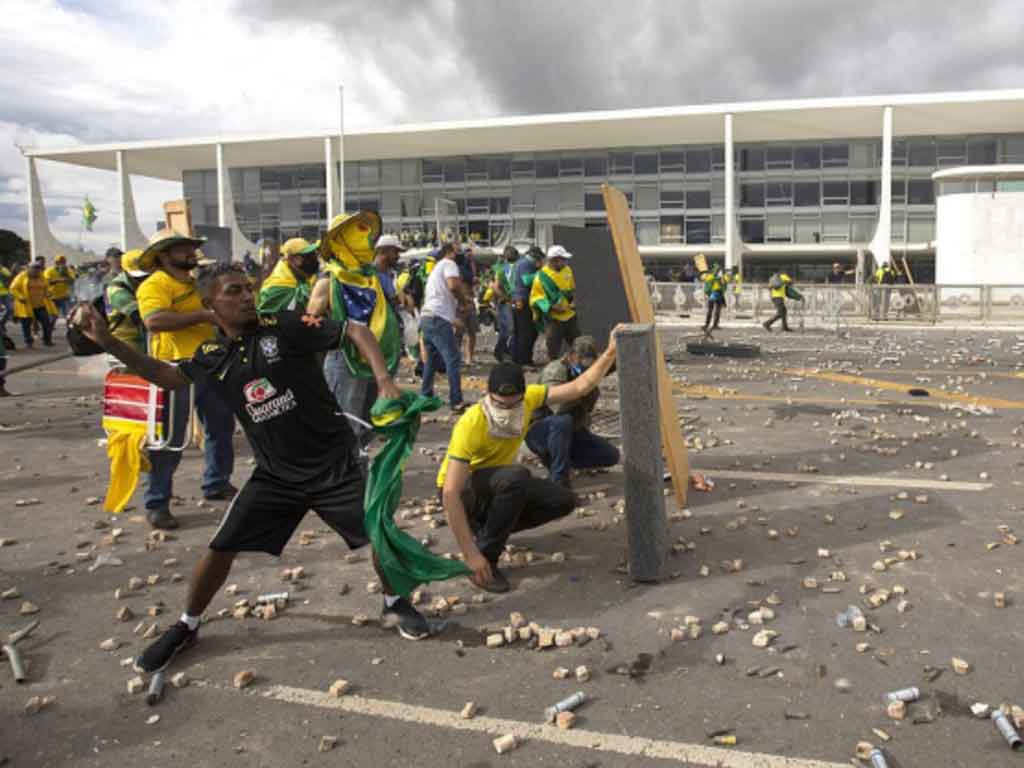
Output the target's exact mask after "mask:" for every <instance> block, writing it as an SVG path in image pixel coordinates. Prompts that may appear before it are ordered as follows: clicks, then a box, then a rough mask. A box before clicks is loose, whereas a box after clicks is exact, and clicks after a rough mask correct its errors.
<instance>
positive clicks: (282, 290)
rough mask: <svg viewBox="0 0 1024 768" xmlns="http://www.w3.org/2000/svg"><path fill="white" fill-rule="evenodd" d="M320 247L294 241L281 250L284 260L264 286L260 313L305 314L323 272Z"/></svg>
mask: <svg viewBox="0 0 1024 768" xmlns="http://www.w3.org/2000/svg"><path fill="white" fill-rule="evenodd" d="M319 251H320V243H319V242H316V243H313V244H310V243H309V242H308V241H307V240H305V239H303V238H301V237H293V238H292V239H291V240H288V241H286V242H285V243H284V245H282V246H281V258H280V259H279V260H278V262H277V266H275V267H274V271H273V272H271V273H270V275H269V276H268V277H267V279H266V280H264V281H263V285H262V286H260V297H259V303H258V306H257V309H258V310H259V312H260V313H261V314H267V313H271V312H283V311H285V310H292V311H295V312H298V313H300V314H301V313H302V312H305V310H306V304H308V303H309V296H310V293H311V292H312V291H313V283H314V282H315V281H316V276H317V273H318V272H319V271H320V259H319V257H318V253H319Z"/></svg>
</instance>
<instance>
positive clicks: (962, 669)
mask: <svg viewBox="0 0 1024 768" xmlns="http://www.w3.org/2000/svg"><path fill="white" fill-rule="evenodd" d="M951 663H952V665H953V671H954V672H955V673H956V674H958V675H966V674H967V673H968V672H970V671H971V665H970V664H968V663H967V662H966V661H964V660H963V659H958V658H957V657H956V656H954V657H953V658H952V660H951Z"/></svg>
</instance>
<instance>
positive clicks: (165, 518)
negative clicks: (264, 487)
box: [136, 229, 270, 529]
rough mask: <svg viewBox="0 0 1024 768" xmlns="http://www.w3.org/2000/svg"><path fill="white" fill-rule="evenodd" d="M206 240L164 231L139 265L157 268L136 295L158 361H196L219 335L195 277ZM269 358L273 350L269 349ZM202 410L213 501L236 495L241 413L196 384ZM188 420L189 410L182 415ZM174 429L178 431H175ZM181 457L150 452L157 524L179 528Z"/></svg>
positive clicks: (149, 498) (150, 510)
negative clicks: (173, 506)
mask: <svg viewBox="0 0 1024 768" xmlns="http://www.w3.org/2000/svg"><path fill="white" fill-rule="evenodd" d="M203 242H204V241H203V240H198V239H195V238H191V237H185V236H183V235H179V234H177V233H176V232H172V231H171V230H167V229H161V230H160V231H158V232H157V233H156V234H155V235H153V237H152V238H150V241H149V245H148V246H147V247H146V249H145V250H144V251H143V252H142V256H141V258H140V260H139V269H140V270H143V271H149V272H151V274H150V276H149V277H148V278H147V279H146V281H145V282H144V283H143V284H142V285H141V286H139V290H138V292H137V293H136V296H137V297H138V303H139V315H140V317H141V318H142V322H143V324H144V325H145V326H146V330H147V331H148V333H149V336H150V343H149V353H150V355H152V356H153V357H155V358H156V359H157V360H165V361H168V362H175V361H179V360H187V359H190V358H191V357H192V356H193V355H194V354H195V353H196V350H197V349H199V348H200V347H201V346H202V345H203V344H204V342H208V341H211V340H212V339H213V337H214V330H213V329H214V326H213V322H214V318H213V312H212V311H211V310H209V309H207V308H205V307H204V306H203V302H202V299H201V298H200V296H199V291H198V289H197V287H196V281H195V279H194V278H193V277H192V270H194V269H195V268H196V266H197V265H198V263H199V257H198V255H197V253H196V248H197V247H198V246H200V245H202V243H203ZM265 353H266V354H267V355H268V356H269V355H270V353H269V352H267V351H266V350H265ZM194 391H195V405H196V411H197V413H198V415H199V419H200V421H202V424H203V428H204V432H205V437H206V439H205V445H204V450H205V453H206V455H205V459H206V466H205V469H204V472H203V480H202V489H203V497H204V498H206V499H209V500H223V499H230V498H233V497H234V495H235V493H237V489H236V488H235V487H234V486H233V485H231V473H232V471H233V470H234V461H235V452H234V447H233V446H232V444H231V439H232V435H233V434H234V431H235V417H234V415H233V414H232V413H231V410H230V409H229V408H228V407H227V406H226V405H225V404H224V403H223V402H222V401H221V400H220V398H218V397H217V395H216V394H215V393H214V392H213V391H212V390H210V388H209V387H207V386H205V385H203V384H199V383H197V384H196V385H195V390H194ZM180 415H181V417H182V418H183V419H184V418H185V416H186V415H185V414H180ZM172 431H174V430H172ZM180 461H181V453H180V452H177V451H150V452H149V462H150V465H151V466H152V469H151V471H150V473H149V477H148V482H147V484H146V492H145V496H144V498H145V505H146V519H147V520H148V521H149V524H150V525H151V526H153V527H154V528H164V529H167V528H177V527H178V521H177V519H176V518H175V517H174V515H172V514H171V510H170V503H171V495H172V490H173V488H172V486H173V481H174V472H175V470H176V469H177V468H178V463H179V462H180Z"/></svg>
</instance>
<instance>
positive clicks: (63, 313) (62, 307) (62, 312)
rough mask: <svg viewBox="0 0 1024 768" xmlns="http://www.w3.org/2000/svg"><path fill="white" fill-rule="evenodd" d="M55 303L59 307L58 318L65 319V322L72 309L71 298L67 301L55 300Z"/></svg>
mask: <svg viewBox="0 0 1024 768" xmlns="http://www.w3.org/2000/svg"><path fill="white" fill-rule="evenodd" d="M53 303H54V304H55V305H56V306H57V316H58V317H63V318H64V319H65V320H66V319H67V317H68V310H69V309H71V297H70V296H69V297H67V298H66V299H54V300H53Z"/></svg>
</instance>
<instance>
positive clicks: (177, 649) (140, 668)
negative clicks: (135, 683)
mask: <svg viewBox="0 0 1024 768" xmlns="http://www.w3.org/2000/svg"><path fill="white" fill-rule="evenodd" d="M197 640H199V628H198V627H197V628H196V629H189V628H188V624H186V623H185V622H183V621H178V622H175V623H174V624H172V625H171V627H170V628H169V629H168V630H167V631H166V632H164V633H163V634H162V635H160V637H159V638H158V639H157V640H155V641H154V642H153V643H152V645H150V646H149V648H147V649H146V650H144V651H143V652H142V654H141V655H140V656H139V657H138V658H137V659H135V663H134V664H133V665H132V666H133V668H134V669H135V671H136V672H138V673H139V674H145V675H151V674H153V673H154V672H159V671H160V670H161V669H166V668H167V665H168V664H170V663H171V660H172V659H174V657H175V656H177V655H178V654H179V653H181V652H182V651H184V650H187V649H188V648H191V647H192V646H193V645H195V644H196V641H197Z"/></svg>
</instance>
